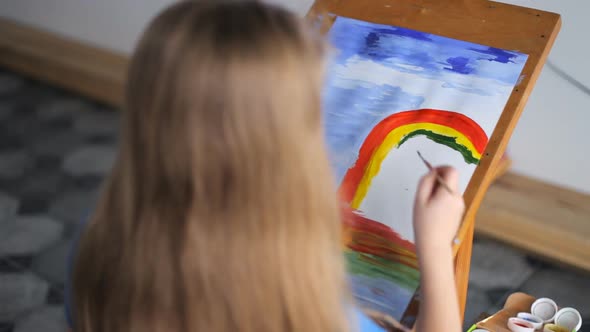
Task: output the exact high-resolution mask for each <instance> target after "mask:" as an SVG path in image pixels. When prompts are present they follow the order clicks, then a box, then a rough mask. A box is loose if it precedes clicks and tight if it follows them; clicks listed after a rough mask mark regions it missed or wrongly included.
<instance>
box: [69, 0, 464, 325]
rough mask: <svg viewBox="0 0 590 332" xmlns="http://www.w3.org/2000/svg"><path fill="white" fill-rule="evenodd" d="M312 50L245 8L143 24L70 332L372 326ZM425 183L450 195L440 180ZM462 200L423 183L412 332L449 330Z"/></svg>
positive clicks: (269, 15)
mask: <svg viewBox="0 0 590 332" xmlns="http://www.w3.org/2000/svg"><path fill="white" fill-rule="evenodd" d="M323 50H324V45H323V42H322V41H321V40H319V39H318V38H316V36H314V34H312V33H310V32H309V31H308V30H307V29H306V28H305V27H304V26H303V24H302V23H301V22H300V21H299V20H298V19H297V18H295V17H294V16H292V15H291V14H289V13H287V12H285V11H283V10H281V9H277V8H274V7H267V6H265V5H262V4H260V3H258V2H254V1H242V2H238V1H221V0H218V1H186V2H181V3H178V4H176V5H174V6H172V7H171V8H169V9H167V10H166V11H164V12H163V13H162V14H160V15H159V16H158V17H157V18H156V19H155V20H154V21H153V22H152V23H151V25H150V26H149V28H148V29H147V31H146V32H145V34H144V36H143V38H142V39H141V41H140V43H139V45H138V47H137V50H136V51H135V54H134V56H133V60H132V62H131V64H130V69H129V75H128V82H127V95H126V109H125V112H124V127H123V132H122V139H121V146H120V151H119V155H118V158H117V161H116V164H115V166H114V169H113V171H112V174H111V176H110V177H109V179H108V181H107V183H106V187H105V188H104V191H103V194H102V198H101V200H100V204H99V206H98V208H97V210H96V212H95V214H94V216H93V218H92V219H91V222H90V223H89V224H88V225H87V227H86V231H85V233H84V235H83V237H82V238H81V241H80V243H79V246H78V251H77V255H76V256H77V258H76V264H75V267H74V270H73V288H72V299H73V306H72V307H73V309H74V310H73V311H74V326H73V327H74V330H75V331H76V332H106V331H108V332H123V331H125V332H140V331H141V332H147V331H156V332H161V331H256V332H265V331H269V332H270V331H351V330H360V331H363V332H366V331H379V330H380V329H379V327H378V326H376V325H375V324H373V323H372V322H371V321H369V320H368V319H367V318H366V317H365V316H363V315H362V314H360V313H359V312H360V311H358V310H355V309H354V305H353V303H352V298H351V296H350V292H349V291H348V290H347V285H346V282H345V275H344V267H343V259H342V254H341V242H340V241H341V234H340V233H341V231H340V216H339V205H338V199H337V196H336V195H335V192H336V189H335V186H334V183H333V182H332V176H331V170H330V167H329V164H328V160H327V157H326V151H325V149H324V144H323V133H322V124H321V112H320V90H321V86H322V80H321V77H322V64H323ZM437 172H439V174H441V175H442V176H443V177H444V178H445V180H446V181H447V182H448V184H449V185H451V186H453V187H454V188H453V189H455V190H456V186H457V175H456V174H455V173H454V172H453V171H452V170H450V169H446V168H440V169H438V170H437ZM462 204H463V203H462V199H461V198H460V197H459V196H453V195H451V194H449V193H447V192H445V190H439V189H438V187H437V185H436V177H435V174H434V173H431V174H428V175H426V176H425V177H424V178H423V180H422V182H421V184H420V187H419V191H418V195H417V198H416V205H415V221H414V222H415V229H416V238H417V247H418V251H419V257H420V267H421V271H422V273H423V277H422V288H423V304H422V307H421V317H420V318H419V323H418V327H417V328H418V331H435V330H436V331H459V329H460V324H459V313H458V305H457V300H456V294H455V286H454V281H453V269H452V253H451V244H450V243H451V239H452V238H453V236H454V233H455V231H456V228H457V225H458V223H459V220H460V217H461V214H462V210H463V205H462ZM435 323H436V324H435Z"/></svg>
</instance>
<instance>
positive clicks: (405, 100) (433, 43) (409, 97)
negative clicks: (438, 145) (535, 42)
mask: <svg viewBox="0 0 590 332" xmlns="http://www.w3.org/2000/svg"><path fill="white" fill-rule="evenodd" d="M329 38H330V41H331V43H332V45H333V47H334V53H333V57H332V59H331V63H330V65H329V66H328V72H327V81H326V87H325V90H324V110H325V112H324V114H325V123H326V136H327V141H328V147H329V151H330V158H331V161H332V164H333V165H334V167H335V169H336V175H337V180H338V181H340V180H341V179H342V176H343V175H344V173H345V171H346V170H347V169H348V168H349V167H351V166H352V165H353V163H354V161H355V160H356V157H357V153H358V149H359V148H360V146H361V144H362V142H363V141H364V138H365V137H366V135H367V134H368V133H369V132H370V130H371V129H372V128H373V127H374V126H375V125H376V124H377V123H378V122H379V121H381V120H382V119H383V118H385V117H386V116H388V115H390V114H393V113H396V112H400V111H407V110H414V109H419V108H437V109H443V110H449V111H455V112H461V113H464V114H465V115H467V116H469V117H471V118H472V119H474V120H475V121H476V122H477V123H478V124H480V126H481V127H482V128H484V130H485V131H486V132H488V133H491V131H492V130H493V128H494V126H495V123H496V121H497V118H498V117H499V115H500V114H501V111H502V110H503V107H504V105H505V103H506V100H507V98H508V96H509V95H510V91H511V89H512V87H513V86H514V85H515V84H516V82H517V81H518V79H519V76H520V73H521V71H522V68H523V66H524V63H525V62H526V59H527V56H526V55H524V54H521V53H518V52H513V51H506V50H501V49H497V48H492V47H488V46H483V45H477V44H473V43H469V42H464V41H459V40H454V39H450V38H446V37H441V36H436V35H432V34H428V33H423V32H418V31H414V30H409V29H404V28H399V27H392V26H387V25H380V24H373V23H369V22H364V21H358V20H354V19H349V18H345V17H338V18H337V19H336V21H335V23H334V25H333V26H332V28H331V30H330V33H329Z"/></svg>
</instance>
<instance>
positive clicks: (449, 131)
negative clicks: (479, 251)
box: [351, 122, 481, 209]
mask: <svg viewBox="0 0 590 332" xmlns="http://www.w3.org/2000/svg"><path fill="white" fill-rule="evenodd" d="M419 129H424V130H430V131H432V132H434V133H436V134H439V135H444V136H449V137H454V138H455V139H456V142H457V143H458V144H461V145H463V146H465V147H466V148H467V149H468V150H469V151H471V153H472V154H473V156H474V157H475V158H477V159H480V158H481V154H480V153H479V152H477V149H475V146H474V145H473V143H472V142H471V141H470V140H469V139H468V138H467V137H466V136H465V135H463V134H462V133H461V132H459V131H457V130H455V129H453V128H451V127H447V126H442V125H439V124H434V123H427V122H423V123H412V124H407V125H404V126H400V127H397V128H395V129H394V130H392V131H391V132H390V133H389V134H388V135H387V137H385V139H384V140H383V142H382V143H381V144H380V145H379V147H378V148H377V149H376V150H375V152H373V155H372V156H371V159H370V160H369V162H368V164H367V167H366V168H365V173H364V174H363V178H362V179H361V182H360V183H359V185H358V187H357V189H356V193H355V195H354V199H353V200H352V202H351V207H352V208H353V209H358V208H359V207H360V206H361V203H362V202H363V200H364V199H365V196H366V195H367V192H368V191H369V187H370V186H371V181H372V180H373V178H374V177H375V176H376V175H377V174H378V173H379V170H380V169H381V163H382V162H383V160H385V157H387V154H388V153H389V151H390V150H391V149H392V148H394V147H397V146H398V145H399V142H400V141H401V140H402V139H403V138H404V137H406V135H408V134H410V133H412V132H413V131H416V130H419Z"/></svg>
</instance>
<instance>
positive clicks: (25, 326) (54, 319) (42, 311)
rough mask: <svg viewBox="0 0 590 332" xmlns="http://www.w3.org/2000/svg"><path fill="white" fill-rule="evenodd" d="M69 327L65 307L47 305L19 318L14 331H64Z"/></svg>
mask: <svg viewBox="0 0 590 332" xmlns="http://www.w3.org/2000/svg"><path fill="white" fill-rule="evenodd" d="M67 328H68V326H67V323H66V319H65V314H64V311H63V307H61V306H45V307H42V308H39V309H36V310H34V311H32V312H31V313H29V314H28V315H26V316H23V317H21V318H19V319H18V320H17V321H16V323H15V324H14V332H39V331H43V332H64V331H66V330H67Z"/></svg>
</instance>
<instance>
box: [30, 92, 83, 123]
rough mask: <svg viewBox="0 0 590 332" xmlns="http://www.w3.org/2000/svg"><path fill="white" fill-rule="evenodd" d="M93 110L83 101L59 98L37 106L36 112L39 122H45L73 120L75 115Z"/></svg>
mask: <svg viewBox="0 0 590 332" xmlns="http://www.w3.org/2000/svg"><path fill="white" fill-rule="evenodd" d="M93 109H94V105H93V104H92V103H90V102H87V101H85V100H83V99H79V98H75V97H61V98H53V99H51V100H49V101H47V102H45V103H39V104H37V107H36V112H37V119H38V120H39V121H40V122H47V121H53V120H55V119H60V118H64V117H67V118H71V119H73V118H74V117H75V116H76V115H79V114H80V113H84V112H87V111H92V110H93Z"/></svg>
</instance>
